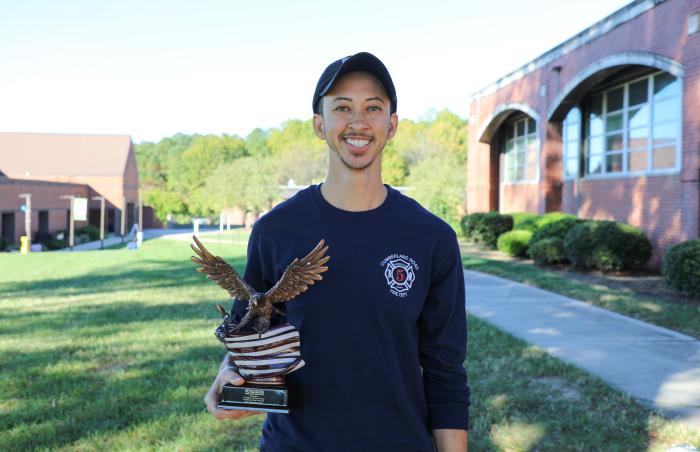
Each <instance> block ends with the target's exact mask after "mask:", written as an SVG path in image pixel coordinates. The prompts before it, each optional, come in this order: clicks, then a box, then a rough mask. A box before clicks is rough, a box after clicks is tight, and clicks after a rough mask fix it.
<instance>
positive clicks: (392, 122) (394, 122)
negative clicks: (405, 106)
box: [387, 113, 399, 140]
mask: <svg viewBox="0 0 700 452" xmlns="http://www.w3.org/2000/svg"><path fill="white" fill-rule="evenodd" d="M398 128H399V117H398V116H397V115H396V113H392V114H391V116H389V136H388V137H387V140H391V139H392V138H394V135H396V129H398Z"/></svg>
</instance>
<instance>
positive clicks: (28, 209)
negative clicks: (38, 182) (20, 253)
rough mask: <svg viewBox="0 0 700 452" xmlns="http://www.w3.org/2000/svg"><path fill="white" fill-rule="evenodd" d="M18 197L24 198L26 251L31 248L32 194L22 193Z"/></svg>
mask: <svg viewBox="0 0 700 452" xmlns="http://www.w3.org/2000/svg"><path fill="white" fill-rule="evenodd" d="M19 197H20V198H24V234H25V235H26V236H27V251H28V252H29V251H31V249H32V194H31V193H22V194H21V195H19Z"/></svg>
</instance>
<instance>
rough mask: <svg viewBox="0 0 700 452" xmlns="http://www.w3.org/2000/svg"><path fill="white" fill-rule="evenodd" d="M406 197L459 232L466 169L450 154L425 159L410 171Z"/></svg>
mask: <svg viewBox="0 0 700 452" xmlns="http://www.w3.org/2000/svg"><path fill="white" fill-rule="evenodd" d="M408 185H409V186H410V187H411V190H410V191H409V192H408V193H407V194H408V195H409V196H411V197H413V198H414V199H415V200H416V201H418V202H419V203H421V205H422V206H423V207H425V208H426V209H428V210H429V211H431V212H432V213H434V214H435V215H437V216H438V217H440V218H442V219H443V220H445V221H446V222H447V223H449V224H450V226H452V228H453V229H454V230H455V231H458V230H459V229H458V228H459V218H458V210H457V208H458V206H459V205H460V204H462V203H463V202H464V196H465V185H466V168H464V167H463V166H462V165H460V164H459V161H458V159H457V158H456V157H454V156H452V155H450V154H443V155H434V156H431V157H429V158H426V159H425V160H423V161H422V162H420V163H419V164H418V165H416V166H415V167H414V168H412V169H411V175H410V176H409V177H408Z"/></svg>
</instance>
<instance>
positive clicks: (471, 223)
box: [459, 212, 486, 242]
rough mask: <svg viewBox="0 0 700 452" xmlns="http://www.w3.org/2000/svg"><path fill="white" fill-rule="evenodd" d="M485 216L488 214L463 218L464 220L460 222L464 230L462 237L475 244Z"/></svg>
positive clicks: (483, 213)
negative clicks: (478, 229) (477, 230)
mask: <svg viewBox="0 0 700 452" xmlns="http://www.w3.org/2000/svg"><path fill="white" fill-rule="evenodd" d="M485 215H486V212H476V213H471V214H469V215H465V216H463V217H462V220H461V221H460V222H459V224H460V226H461V228H462V237H464V238H465V239H466V240H469V241H472V242H475V241H476V239H475V236H476V233H475V232H476V229H477V227H478V226H479V225H480V224H481V223H482V221H483V218H484V216H485Z"/></svg>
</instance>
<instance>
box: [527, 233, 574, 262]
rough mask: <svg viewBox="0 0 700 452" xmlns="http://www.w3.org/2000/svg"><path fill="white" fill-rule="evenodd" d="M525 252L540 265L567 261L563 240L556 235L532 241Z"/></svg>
mask: <svg viewBox="0 0 700 452" xmlns="http://www.w3.org/2000/svg"><path fill="white" fill-rule="evenodd" d="M533 240H534V237H533ZM527 252H528V255H529V256H530V257H531V258H532V259H533V260H534V261H535V263H536V264H540V265H552V264H561V263H564V262H566V261H567V259H566V254H564V240H562V239H561V238H558V237H550V238H543V239H540V240H538V241H536V242H534V241H533V242H531V245H530V247H529V248H528V251H527Z"/></svg>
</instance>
